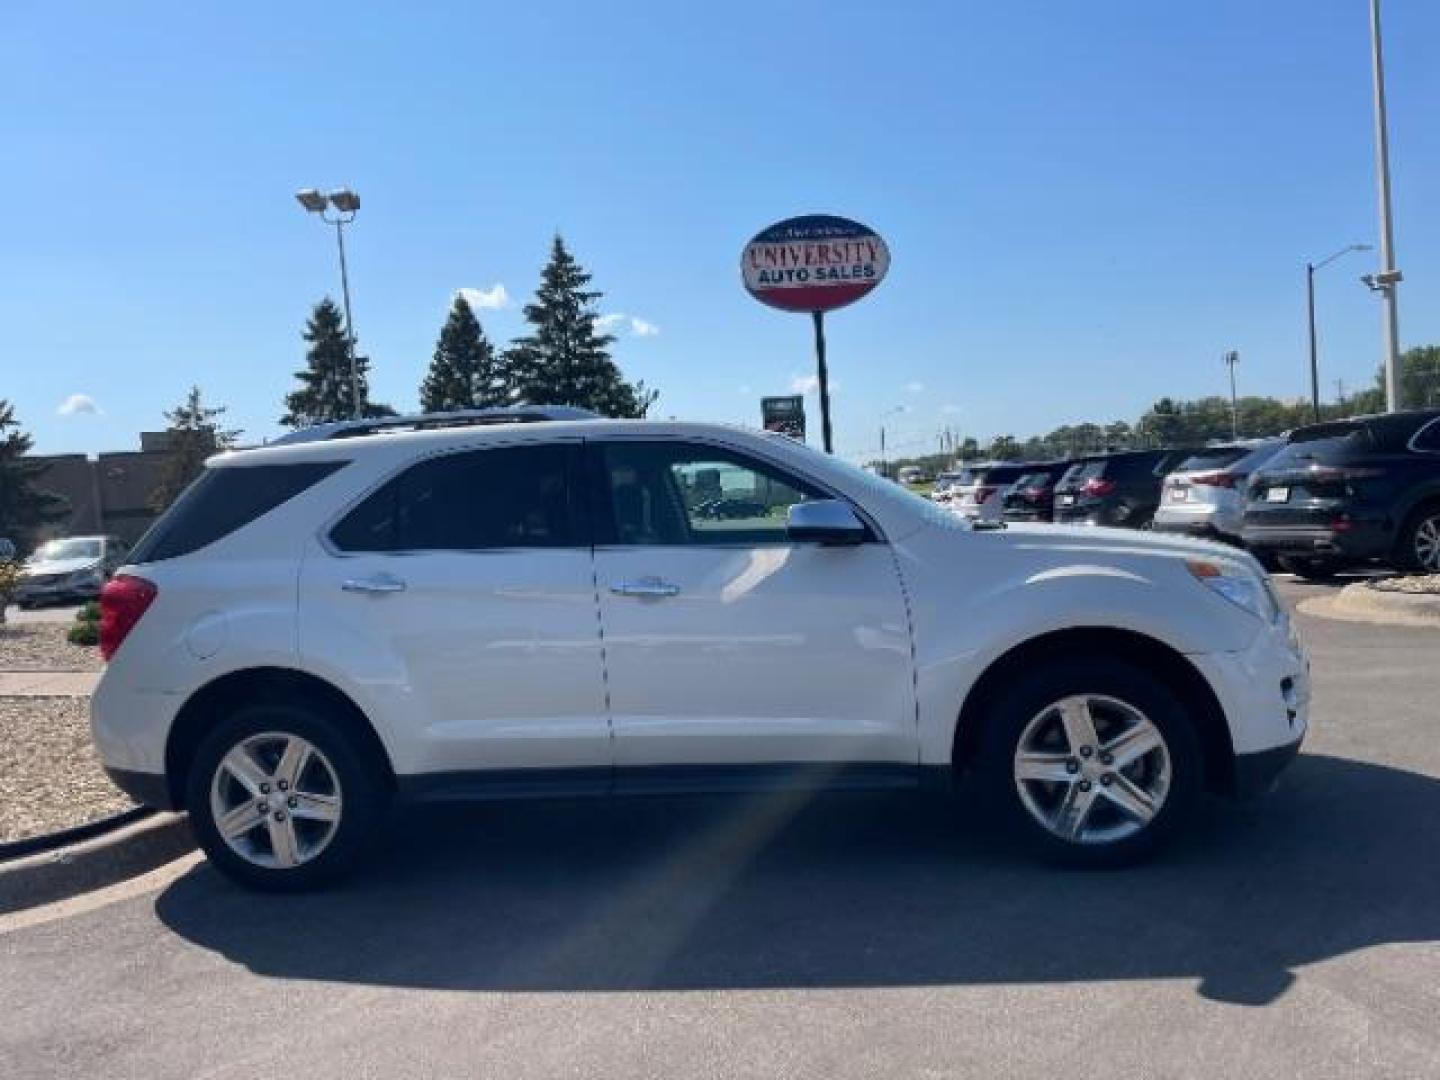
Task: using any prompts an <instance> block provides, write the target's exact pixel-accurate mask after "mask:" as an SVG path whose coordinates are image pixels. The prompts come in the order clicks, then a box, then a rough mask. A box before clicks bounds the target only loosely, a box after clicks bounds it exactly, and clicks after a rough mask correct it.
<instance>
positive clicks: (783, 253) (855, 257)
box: [740, 214, 890, 312]
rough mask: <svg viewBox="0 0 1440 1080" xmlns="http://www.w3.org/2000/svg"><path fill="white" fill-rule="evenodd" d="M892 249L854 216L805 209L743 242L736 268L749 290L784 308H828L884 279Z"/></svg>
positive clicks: (856, 297) (852, 298)
mask: <svg viewBox="0 0 1440 1080" xmlns="http://www.w3.org/2000/svg"><path fill="white" fill-rule="evenodd" d="M889 269H890V249H889V248H887V247H886V246H885V241H884V240H883V239H882V238H881V237H880V234H879V233H876V232H874V231H872V230H871V229H868V228H866V227H865V226H864V225H861V224H860V223H859V222H857V221H851V220H849V219H848V218H842V217H834V216H833V215H830V214H808V215H806V216H805V217H794V218H787V219H786V220H785V221H781V222H778V223H777V224H775V225H771V226H770V227H769V228H768V229H766V230H764V231H763V232H761V233H759V234H758V235H757V236H756V237H755V238H754V239H753V240H751V241H750V243H748V244H746V245H745V252H744V254H743V255H742V256H741V260H740V272H741V274H742V275H743V276H744V279H745V288H746V289H748V290H749V292H750V295H751V296H753V297H755V299H757V300H759V301H760V302H761V303H763V304H769V305H770V306H771V307H776V308H780V309H781V310H782V311H810V312H819V311H832V310H834V309H835V308H838V307H844V306H845V305H846V304H853V303H854V302H855V301H856V300H859V299H860V298H861V297H862V296H864V295H865V294H866V293H868V292H869V291H870V290H871V289H873V288H875V286H876V285H879V284H880V282H881V281H882V280H884V277H885V272H886V271H887V270H889Z"/></svg>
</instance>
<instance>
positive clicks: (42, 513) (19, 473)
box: [0, 400, 69, 551]
mask: <svg viewBox="0 0 1440 1080" xmlns="http://www.w3.org/2000/svg"><path fill="white" fill-rule="evenodd" d="M31 445H32V440H31V438H30V436H29V435H26V434H25V433H24V432H23V431H21V430H20V422H19V421H18V420H16V419H15V410H14V408H13V407H12V406H11V404H10V403H9V402H8V401H4V400H0V536H3V537H6V538H7V539H10V540H13V541H14V542H15V544H16V546H17V547H19V548H20V549H21V550H22V551H24V550H27V549H28V548H29V547H30V545H31V542H32V541H33V540H34V539H35V533H36V532H37V531H38V530H39V528H40V527H41V526H42V525H48V524H50V523H51V522H52V521H58V520H60V519H61V518H63V517H64V516H65V515H66V514H67V513H69V506H68V503H67V500H66V499H65V498H64V497H63V496H61V495H57V494H56V493H55V492H53V491H47V490H45V488H44V486H43V485H42V484H41V482H40V477H41V474H43V473H44V472H45V466H44V465H43V464H40V463H38V462H34V461H28V460H26V458H25V455H26V454H28V453H29V452H30V447H31Z"/></svg>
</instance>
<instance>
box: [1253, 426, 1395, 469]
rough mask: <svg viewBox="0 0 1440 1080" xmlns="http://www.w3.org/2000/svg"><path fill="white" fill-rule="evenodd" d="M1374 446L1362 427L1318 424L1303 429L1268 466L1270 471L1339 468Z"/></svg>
mask: <svg viewBox="0 0 1440 1080" xmlns="http://www.w3.org/2000/svg"><path fill="white" fill-rule="evenodd" d="M1372 446H1373V443H1372V441H1371V438H1370V432H1369V429H1367V428H1366V427H1365V425H1363V424H1344V423H1342V424H1316V425H1315V426H1313V427H1308V428H1301V429H1300V430H1299V431H1296V432H1294V433H1293V434H1291V436H1290V441H1289V442H1287V443H1286V444H1285V446H1284V447H1283V448H1282V449H1281V450H1280V451H1279V453H1277V454H1276V455H1275V456H1274V457H1273V458H1271V459H1270V460H1269V461H1268V462H1266V468H1268V469H1280V468H1284V467H1286V466H1291V467H1307V466H1310V465H1336V464H1340V463H1343V462H1345V461H1348V460H1351V459H1353V458H1355V457H1357V456H1358V455H1361V454H1364V453H1366V452H1368V451H1369V450H1370V449H1371V448H1372Z"/></svg>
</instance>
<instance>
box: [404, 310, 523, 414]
mask: <svg viewBox="0 0 1440 1080" xmlns="http://www.w3.org/2000/svg"><path fill="white" fill-rule="evenodd" d="M506 389H507V388H506V386H505V380H504V378H503V377H502V373H501V370H500V365H499V362H498V361H497V359H496V356H495V350H494V348H493V347H492V346H491V344H490V342H489V341H488V340H487V339H486V337H485V331H484V330H482V329H481V328H480V321H479V320H478V319H476V318H475V312H474V311H472V310H471V308H470V304H469V302H468V301H466V299H465V298H464V297H463V296H457V297H455V303H454V305H453V306H452V307H451V308H450V317H449V318H448V319H446V320H445V326H444V328H443V329H442V330H441V331H440V340H439V341H437V342H436V343H435V356H434V358H433V359H431V361H430V370H429V372H428V373H427V374H426V375H425V381H424V382H423V383H421V384H420V411H421V412H427V413H429V412H449V411H451V410H453V409H484V408H489V407H490V406H492V405H505V404H508V403H509V398H508V394H507V392H506Z"/></svg>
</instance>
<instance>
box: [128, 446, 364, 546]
mask: <svg viewBox="0 0 1440 1080" xmlns="http://www.w3.org/2000/svg"><path fill="white" fill-rule="evenodd" d="M346 464H347V463H346V462H344V461H314V462H311V461H307V462H297V463H295V464H287V465H229V466H224V467H221V468H210V469H206V470H205V471H204V472H203V473H201V474H200V476H199V477H198V478H197V479H196V480H195V482H194V483H193V484H191V485H190V486H189V487H188V488H186V489H185V493H184V494H183V495H181V496H180V498H179V499H178V500H176V502H175V505H174V506H172V507H170V509H169V510H167V511H165V513H164V515H162V516H161V518H160V520H159V521H157V522H156V523H155V524H154V525H152V526H151V527H150V530H149V531H148V532H147V533H146V534H145V535H144V536H142V537H141V538H140V540H139V542H138V543H137V544H136V545H135V547H134V549H133V550H132V551H131V552H130V561H131V562H133V563H151V562H160V561H162V560H164V559H174V558H178V557H179V556H181V555H189V554H190V553H191V552H193V551H199V550H200V549H201V548H203V547H205V546H207V545H209V544H213V543H214V542H215V541H217V540H219V539H221V538H222V537H226V536H229V535H230V534H231V533H233V532H235V531H236V530H238V529H241V528H244V527H245V526H246V525H249V524H250V523H251V522H253V521H257V520H259V519H260V518H262V517H264V516H265V515H266V514H268V513H269V512H270V511H272V510H274V509H275V508H276V507H277V506H280V505H282V504H283V503H286V502H289V501H290V500H291V499H293V498H294V497H295V496H296V495H299V494H300V493H301V492H302V491H304V490H305V489H306V488H309V487H312V486H314V485H315V484H317V483H319V482H320V481H321V480H323V479H325V477H327V476H329V475H330V474H331V473H333V472H335V470H337V469H340V468H343V467H344V466H345V465H346Z"/></svg>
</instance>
